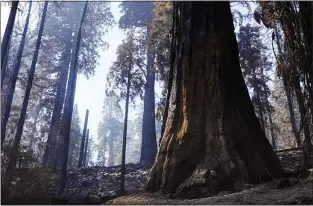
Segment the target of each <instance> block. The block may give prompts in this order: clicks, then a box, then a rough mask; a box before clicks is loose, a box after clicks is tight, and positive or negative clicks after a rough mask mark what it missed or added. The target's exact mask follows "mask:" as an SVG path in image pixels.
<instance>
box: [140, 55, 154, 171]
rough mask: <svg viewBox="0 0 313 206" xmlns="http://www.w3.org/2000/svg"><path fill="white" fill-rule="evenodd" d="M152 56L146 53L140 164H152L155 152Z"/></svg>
mask: <svg viewBox="0 0 313 206" xmlns="http://www.w3.org/2000/svg"><path fill="white" fill-rule="evenodd" d="M152 67H153V56H152V55H151V54H149V53H148V61H147V84H146V87H145V98H144V111H143V119H142V143H141V156H140V164H142V165H144V166H152V165H153V163H154V160H155V156H156V153H157V143H156V131H155V97H154V96H155V95H154V83H155V72H154V71H153V68H152Z"/></svg>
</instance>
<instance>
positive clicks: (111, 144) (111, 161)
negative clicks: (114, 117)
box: [108, 135, 114, 167]
mask: <svg viewBox="0 0 313 206" xmlns="http://www.w3.org/2000/svg"><path fill="white" fill-rule="evenodd" d="M108 146H109V158H108V167H110V166H113V165H114V152H113V149H114V142H113V137H112V136H111V135H109V137H108Z"/></svg>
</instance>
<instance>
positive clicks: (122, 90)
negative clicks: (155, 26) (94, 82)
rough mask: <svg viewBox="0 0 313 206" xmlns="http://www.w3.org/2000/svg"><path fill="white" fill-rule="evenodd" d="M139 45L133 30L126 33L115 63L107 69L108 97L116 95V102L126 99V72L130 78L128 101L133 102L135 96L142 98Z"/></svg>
mask: <svg viewBox="0 0 313 206" xmlns="http://www.w3.org/2000/svg"><path fill="white" fill-rule="evenodd" d="M140 52H141V44H140V43H138V41H136V38H135V34H134V30H131V31H129V32H128V33H127V37H126V39H125V40H123V43H122V44H121V45H119V47H118V49H117V52H116V55H117V58H116V61H115V62H114V63H113V65H112V66H111V67H110V69H109V73H108V76H107V82H108V87H109V88H110V89H111V91H109V92H108V94H109V95H116V96H117V98H118V100H121V99H125V98H126V87H127V78H128V72H130V76H131V83H130V84H131V88H130V99H131V100H132V101H134V99H135V97H136V96H140V97H141V98H143V96H142V95H143V86H144V84H145V79H144V78H145V76H146V74H145V71H144V69H143V66H144V65H145V64H144V58H143V57H142V55H141V53H140Z"/></svg>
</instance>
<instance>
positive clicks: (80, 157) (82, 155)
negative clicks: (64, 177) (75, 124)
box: [77, 109, 89, 168]
mask: <svg viewBox="0 0 313 206" xmlns="http://www.w3.org/2000/svg"><path fill="white" fill-rule="evenodd" d="M88 116H89V110H88V109H87V110H86V115H85V123H84V130H83V137H82V141H81V143H80V153H79V159H78V165H77V168H81V166H82V164H83V160H84V149H85V139H86V131H87V124H88Z"/></svg>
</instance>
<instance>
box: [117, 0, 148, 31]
mask: <svg viewBox="0 0 313 206" xmlns="http://www.w3.org/2000/svg"><path fill="white" fill-rule="evenodd" d="M119 7H120V8H121V13H123V16H121V18H120V20H119V27H120V28H121V29H128V28H132V27H147V26H148V25H149V22H150V21H151V18H152V15H153V12H152V11H153V9H154V4H153V3H152V2H131V1H124V2H122V3H121V4H120V6H119Z"/></svg>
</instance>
